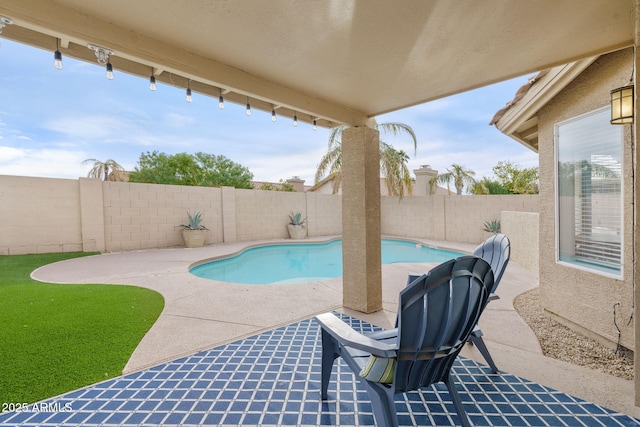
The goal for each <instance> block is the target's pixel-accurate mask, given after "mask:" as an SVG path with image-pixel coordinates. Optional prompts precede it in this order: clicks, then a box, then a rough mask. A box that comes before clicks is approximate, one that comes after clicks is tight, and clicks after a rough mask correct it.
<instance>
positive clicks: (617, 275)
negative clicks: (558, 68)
mask: <svg viewBox="0 0 640 427" xmlns="http://www.w3.org/2000/svg"><path fill="white" fill-rule="evenodd" d="M604 112H606V113H607V114H609V115H610V114H611V107H609V106H607V107H602V108H598V109H595V110H591V111H588V112H586V113H583V114H580V115H577V116H573V117H571V118H568V119H566V120H563V121H561V122H558V123H556V124H555V125H554V127H553V142H554V144H553V145H554V166H553V172H554V190H555V191H554V205H555V206H554V213H555V224H554V225H555V226H554V229H555V239H554V240H555V261H556V264H559V265H563V266H566V267H570V268H575V269H578V270H582V271H585V272H589V273H592V274H598V275H601V276H606V277H610V278H614V279H622V278H623V276H624V233H625V222H624V187H625V185H624V162H625V150H624V144H625V133H624V128H623V126H617V127H618V128H619V138H620V159H621V160H620V162H621V173H620V201H619V203H620V226H621V227H620V264H619V266H620V269H619V271H618V272H614V271H606V270H605V269H604V268H606V267H605V265H604V264H601V265H602V267H601V268H598V267H597V265H598V263H597V261H592V262H591V263H592V265H593V266H590V262H589V261H584V262H570V261H566V260H561V259H560V239H561V232H560V231H561V230H560V171H559V160H560V159H559V157H560V156H559V151H560V138H559V136H560V135H559V129H560V127H561V126H562V125H566V124H569V123H573V122H576V121H579V120H583V119H585V118H588V117H589V116H595V115H597V114H602V113H604ZM606 124H607V125H608V126H614V125H611V124H610V122H609V120H608V116H607V121H606ZM592 194H593V193H592ZM574 232H575V229H574Z"/></svg>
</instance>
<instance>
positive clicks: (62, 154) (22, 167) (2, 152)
mask: <svg viewBox="0 0 640 427" xmlns="http://www.w3.org/2000/svg"><path fill="white" fill-rule="evenodd" d="M84 159H86V154H85V153H84V152H82V151H68V150H51V149H45V150H33V149H18V148H14V147H5V146H0V175H19V176H36V177H48V178H70V179H75V178H78V177H81V176H86V174H87V171H88V169H87V167H86V166H82V165H81V162H82V161H83V160H84Z"/></svg>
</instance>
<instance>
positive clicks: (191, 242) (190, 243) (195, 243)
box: [182, 228, 209, 248]
mask: <svg viewBox="0 0 640 427" xmlns="http://www.w3.org/2000/svg"><path fill="white" fill-rule="evenodd" d="M207 231H209V230H189V229H188V228H185V229H184V230H182V238H183V239H184V245H185V246H186V247H188V248H201V247H203V246H204V241H205V239H206V238H207Z"/></svg>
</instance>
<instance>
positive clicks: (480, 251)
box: [473, 234, 511, 293]
mask: <svg viewBox="0 0 640 427" xmlns="http://www.w3.org/2000/svg"><path fill="white" fill-rule="evenodd" d="M473 254H474V255H475V256H477V257H480V258H482V259H483V260H485V261H487V262H488V263H489V265H490V266H491V268H492V269H493V289H491V292H492V293H493V292H495V291H496V288H497V287H498V284H499V283H500V279H502V275H503V274H504V270H505V269H506V268H507V264H508V263H509V257H510V256H511V243H510V242H509V238H508V237H507V236H505V235H504V234H496V235H493V236H491V237H489V238H488V239H487V240H485V241H484V242H482V243H481V244H480V245H479V246H478V247H477V248H476V249H475V250H474V251H473Z"/></svg>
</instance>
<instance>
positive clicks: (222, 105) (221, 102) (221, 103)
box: [218, 88, 224, 110]
mask: <svg viewBox="0 0 640 427" xmlns="http://www.w3.org/2000/svg"><path fill="white" fill-rule="evenodd" d="M218 107H220V109H221V110H224V98H223V97H222V88H220V97H219V98H218Z"/></svg>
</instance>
